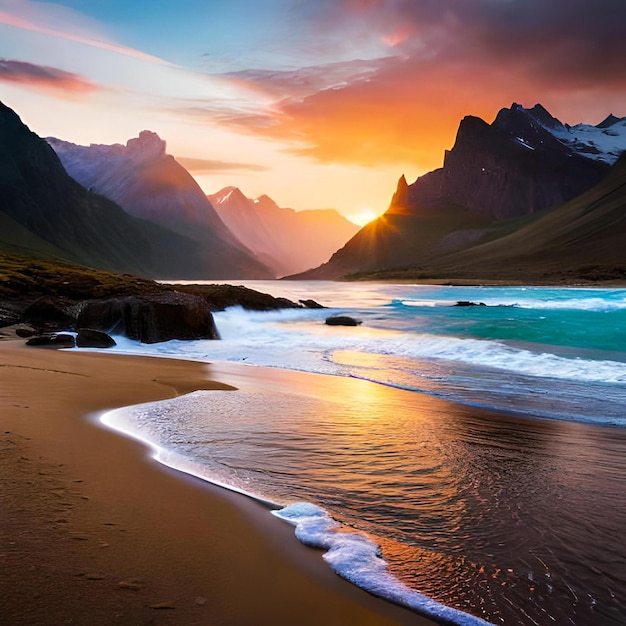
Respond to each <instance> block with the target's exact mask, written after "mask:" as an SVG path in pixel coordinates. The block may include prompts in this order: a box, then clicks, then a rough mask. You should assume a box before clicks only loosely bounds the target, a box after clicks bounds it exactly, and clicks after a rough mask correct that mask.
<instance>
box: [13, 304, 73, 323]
mask: <svg viewBox="0 0 626 626" xmlns="http://www.w3.org/2000/svg"><path fill="white" fill-rule="evenodd" d="M21 321H22V322H24V323H27V324H30V325H32V326H34V327H35V328H45V327H47V326H49V325H54V326H57V327H61V328H69V327H70V326H71V325H72V324H73V322H74V320H73V317H72V315H71V314H70V313H69V312H68V311H67V307H66V306H64V303H62V302H60V301H59V300H58V299H53V298H51V297H50V296H42V297H41V298H38V299H37V300H35V301H34V302H33V303H32V304H31V305H30V306H28V307H27V308H26V310H25V311H24V312H23V313H22V318H21Z"/></svg>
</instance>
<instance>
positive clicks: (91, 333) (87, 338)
mask: <svg viewBox="0 0 626 626" xmlns="http://www.w3.org/2000/svg"><path fill="white" fill-rule="evenodd" d="M76 345H77V346H78V347H79V348H112V347H113V346H115V345H117V344H116V343H115V339H113V337H111V336H109V335H107V334H106V333H105V332H102V331H101V330H93V329H92V328H81V329H80V330H79V331H78V333H77V334H76Z"/></svg>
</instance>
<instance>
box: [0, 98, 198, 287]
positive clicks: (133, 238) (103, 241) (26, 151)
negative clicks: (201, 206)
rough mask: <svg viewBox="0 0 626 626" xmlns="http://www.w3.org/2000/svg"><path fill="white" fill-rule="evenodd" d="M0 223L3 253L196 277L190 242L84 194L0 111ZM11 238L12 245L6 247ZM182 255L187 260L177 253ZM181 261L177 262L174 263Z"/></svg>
mask: <svg viewBox="0 0 626 626" xmlns="http://www.w3.org/2000/svg"><path fill="white" fill-rule="evenodd" d="M0 216H1V221H2V223H3V225H5V226H6V227H7V228H8V229H10V231H9V230H7V231H5V232H4V234H3V236H2V240H3V241H4V243H5V245H4V246H3V247H5V249H6V248H7V247H9V248H11V247H13V248H15V247H21V248H22V249H23V250H30V251H31V252H32V253H33V254H34V255H36V256H49V255H54V256H58V255H62V258H64V259H67V260H70V261H74V262H78V263H82V264H85V265H91V266H94V267H99V268H104V269H111V270H115V271H124V272H131V273H135V274H142V275H148V276H158V277H179V276H181V275H186V274H188V273H189V272H196V275H198V274H199V273H200V272H201V270H202V250H201V249H200V248H199V247H198V246H195V244H193V242H191V241H189V240H187V239H184V238H183V237H180V236H178V235H176V234H174V233H171V232H168V231H166V230H164V229H163V228H160V227H158V226H156V225H154V224H150V223H148V222H144V221H142V220H137V219H135V218H133V217H131V216H129V215H127V214H126V213H125V212H124V211H123V210H122V209H121V208H120V207H119V206H117V205H116V204H114V203H113V202H111V201H109V200H107V199H105V198H102V197H100V196H97V195H95V194H92V193H90V192H88V191H87V190H86V189H85V188H84V187H82V186H81V185H79V184H78V183H77V182H76V181H74V180H73V179H72V178H71V177H70V176H68V174H67V173H66V171H65V169H64V168H63V166H62V164H61V162H60V161H59V159H58V157H57V156H56V154H55V153H54V151H53V150H52V148H51V147H50V146H49V145H48V144H47V143H46V142H45V141H44V140H43V139H41V138H40V137H38V136H37V135H35V134H34V133H32V132H31V131H30V130H29V129H28V128H27V127H26V126H25V125H24V124H23V123H22V122H21V120H20V118H19V117H18V116H17V114H16V113H15V112H14V111H12V110H11V109H10V108H8V107H7V106H5V105H4V104H2V103H0ZM11 235H15V236H16V237H17V240H16V241H12V240H11V239H10V236H11ZM179 250H186V251H187V256H186V257H180V255H177V254H176V252H177V251H179ZM179 257H180V258H179Z"/></svg>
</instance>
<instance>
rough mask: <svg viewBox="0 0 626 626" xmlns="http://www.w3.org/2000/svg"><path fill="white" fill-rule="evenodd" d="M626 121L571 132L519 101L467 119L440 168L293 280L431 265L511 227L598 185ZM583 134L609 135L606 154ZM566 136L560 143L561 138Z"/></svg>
mask: <svg viewBox="0 0 626 626" xmlns="http://www.w3.org/2000/svg"><path fill="white" fill-rule="evenodd" d="M625 121H626V120H622V119H620V118H607V120H605V122H603V124H604V125H605V126H606V128H603V129H600V128H599V127H598V128H596V127H584V128H583V127H582V126H581V125H579V127H573V129H577V130H572V131H571V132H570V129H569V127H566V126H565V125H564V124H562V123H561V122H560V121H559V120H557V119H556V118H554V117H552V116H551V115H550V114H549V113H548V112H547V111H546V110H545V109H544V108H543V107H542V106H541V105H536V106H535V107H533V108H532V109H524V108H523V107H521V106H519V105H517V104H513V105H512V106H511V108H510V109H502V110H501V111H500V112H499V113H498V115H497V117H496V119H495V120H494V122H493V123H492V124H487V123H486V122H484V121H483V120H481V119H479V118H476V117H471V116H468V117H466V118H464V119H463V120H462V122H461V124H460V126H459V130H458V133H457V138H456V141H455V144H454V147H453V148H452V150H451V151H449V152H446V154H445V159H444V165H443V167H442V168H440V169H437V170H434V171H433V172H430V173H428V174H425V175H424V176H422V177H420V178H418V179H417V180H416V181H415V182H414V183H413V184H411V185H408V184H407V183H406V180H405V178H404V176H403V177H401V179H400V181H399V183H398V188H397V190H396V193H395V194H394V197H393V199H392V201H391V204H390V206H389V209H388V210H387V212H386V213H385V214H384V215H383V216H381V217H380V218H378V220H376V221H374V222H373V223H370V224H368V225H367V226H366V227H365V228H363V229H362V230H361V231H359V233H357V235H356V236H355V237H353V238H352V239H351V240H350V241H349V242H348V243H347V244H346V245H345V246H344V248H342V249H341V250H338V251H337V252H336V253H335V254H334V255H333V256H332V257H331V259H330V261H329V262H328V263H327V264H324V265H322V266H320V267H318V268H316V269H315V270H313V271H311V272H305V273H304V274H303V275H300V276H298V278H338V277H341V276H343V275H346V274H353V273H363V272H365V273H368V272H369V273H371V272H376V271H386V270H391V269H397V268H404V267H413V268H415V267H420V266H424V267H432V266H433V264H435V262H436V261H437V259H440V258H442V257H445V256H447V255H449V254H452V253H454V252H455V251H459V250H463V249H466V248H468V247H470V246H473V245H476V244H478V243H480V242H483V241H487V240H489V239H493V238H494V237H497V236H500V235H502V234H503V233H505V232H509V231H510V230H514V229H516V228H518V227H519V226H520V222H519V220H523V218H527V217H528V216H532V215H534V214H536V213H538V212H540V211H543V210H546V209H549V208H550V207H555V206H559V205H561V204H563V203H564V202H567V201H569V200H571V199H573V198H576V197H577V196H579V195H580V194H582V193H584V192H586V191H587V190H589V189H590V188H592V187H593V186H594V185H596V184H598V183H599V182H600V181H601V180H602V179H603V178H604V176H605V175H606V174H607V173H608V171H609V169H610V167H611V166H610V163H611V162H614V161H615V158H616V157H615V154H614V153H617V152H619V149H620V143H619V142H620V141H623V142H624V143H623V144H621V147H622V149H626V132H624V133H622V130H621V127H622V124H623V122H625ZM590 128H596V131H597V132H598V133H601V134H602V133H603V132H604V131H606V130H608V131H609V132H612V133H613V134H612V135H611V136H610V139H611V141H610V142H609V144H610V145H609V144H607V145H608V148H607V146H605V148H607V149H606V150H601V149H600V148H599V147H598V146H599V145H600V142H599V141H598V140H597V136H598V135H597V133H596V132H595V131H594V132H592V131H591V130H589V129H590ZM612 128H613V129H614V130H613V131H611V129H612ZM585 133H586V135H585ZM565 134H567V135H568V137H569V139H568V140H567V141H565V140H564V139H562V137H561V136H562V135H565ZM582 136H586V137H587V140H586V143H585V142H583V141H582V140H581V139H580V137H582ZM589 137H594V138H595V139H594V140H593V141H595V142H596V143H594V144H593V145H592V144H591V143H590V140H589ZM577 138H578V139H577ZM616 142H617V143H616ZM574 148H575V149H574ZM505 224H506V225H505Z"/></svg>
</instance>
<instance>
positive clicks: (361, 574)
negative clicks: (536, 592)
mask: <svg viewBox="0 0 626 626" xmlns="http://www.w3.org/2000/svg"><path fill="white" fill-rule="evenodd" d="M272 513H273V514H274V515H276V517H280V518H281V519H284V520H286V521H287V522H289V523H290V524H293V525H294V526H295V527H296V537H298V539H299V540H300V541H302V543H304V544H306V545H308V546H313V547H315V548H321V549H323V550H326V551H327V552H326V553H325V554H324V560H325V561H326V562H327V563H328V564H329V565H330V566H331V567H332V568H333V570H334V571H335V572H337V574H339V575H340V576H341V577H343V578H345V579H346V580H349V581H350V582H352V583H354V584H355V585H357V586H359V587H361V588H362V589H365V590H366V591H368V592H370V593H372V594H374V595H376V596H379V597H381V598H385V599H386V600H389V601H391V602H395V603H396V604H400V605H402V606H406V607H408V608H410V609H413V610H415V611H419V612H420V613H423V614H425V615H428V616H430V617H432V618H434V619H442V620H446V621H448V622H452V623H454V624H459V626H478V625H484V624H489V622H486V621H485V620H483V619H480V618H479V617H475V616H473V615H469V614H468V613H464V612H462V611H459V610H457V609H454V608H452V607H449V606H446V605H444V604H441V603H439V602H437V601H435V600H433V599H432V598H428V597H427V596H425V595H423V594H421V593H419V592H418V591H415V590H414V589H411V588H410V587H407V586H406V585H405V584H403V583H402V582H401V581H400V580H398V579H397V578H396V577H395V576H393V575H392V574H390V573H389V572H388V571H387V563H386V561H385V560H384V559H383V558H381V556H380V554H379V552H380V550H379V548H378V546H377V545H376V544H375V543H374V542H373V541H372V540H371V539H369V538H368V537H367V536H365V535H363V534H361V533H356V532H342V531H340V529H339V524H338V523H337V522H336V521H335V520H334V519H332V517H330V515H328V513H327V512H326V511H325V510H324V509H322V508H321V507H319V506H316V505H314V504H311V503H309V502H296V503H294V504H291V505H289V506H287V507H285V508H283V509H280V510H278V511H272Z"/></svg>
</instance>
